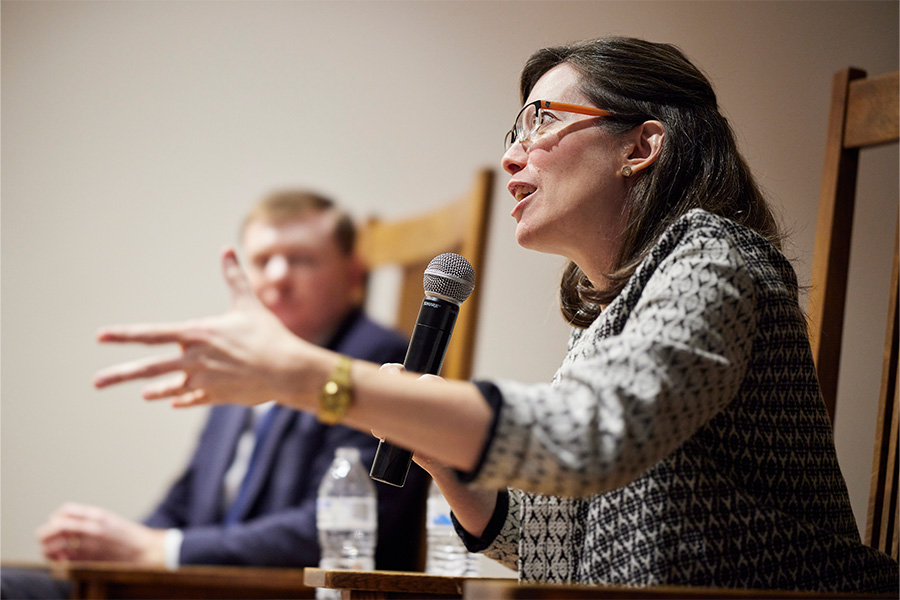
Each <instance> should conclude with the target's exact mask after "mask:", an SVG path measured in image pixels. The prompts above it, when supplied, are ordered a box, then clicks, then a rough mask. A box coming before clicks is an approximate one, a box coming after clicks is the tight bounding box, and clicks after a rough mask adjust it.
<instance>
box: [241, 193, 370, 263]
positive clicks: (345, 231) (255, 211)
mask: <svg viewBox="0 0 900 600" xmlns="http://www.w3.org/2000/svg"><path fill="white" fill-rule="evenodd" d="M321 213H332V214H334V216H335V226H334V239H335V241H336V242H337V244H338V248H340V250H341V252H343V253H344V254H347V255H350V254H353V250H354V248H355V246H356V226H355V225H354V223H353V219H352V218H351V217H350V215H349V214H348V213H347V212H346V211H345V210H343V209H342V208H340V207H339V206H338V205H337V204H336V203H335V202H334V200H332V199H331V198H327V197H325V196H322V195H320V194H317V193H315V192H310V191H306V190H298V189H286V190H278V191H275V192H272V193H270V194H269V195H267V196H265V197H264V198H263V199H262V200H260V201H259V202H257V203H256V204H255V205H253V207H252V208H251V209H250V210H249V211H248V212H247V214H246V215H245V216H244V220H243V222H242V223H241V229H240V236H241V238H243V236H244V233H246V231H247V227H248V226H249V225H250V223H253V222H255V221H262V222H264V223H269V224H273V225H278V224H280V223H286V222H288V221H293V220H296V219H302V218H304V217H308V216H309V215H312V214H321Z"/></svg>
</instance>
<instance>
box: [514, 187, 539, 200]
mask: <svg viewBox="0 0 900 600" xmlns="http://www.w3.org/2000/svg"><path fill="white" fill-rule="evenodd" d="M535 191H537V190H536V189H535V188H533V187H531V186H518V187H516V191H515V194H513V196H515V198H516V202H521V201H522V200H524V199H525V198H527V197H528V196H530V195H531V194H533V193H534V192H535Z"/></svg>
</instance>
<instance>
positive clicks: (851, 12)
mask: <svg viewBox="0 0 900 600" xmlns="http://www.w3.org/2000/svg"><path fill="white" fill-rule="evenodd" d="M897 7H898V4H897V3H896V2H634V3H631V2H572V3H569V2H547V3H542V2H521V3H519V2H511V3H507V2H474V3H464V2H428V3H425V2H422V3H418V2H409V3H401V2H362V3H356V2H341V3H324V2H323V3H319V2H272V3H267V2H227V3H226V2H221V3H220V2H114V3H108V2H42V1H39V0H38V1H31V2H12V1H4V2H3V3H2V7H0V18H2V173H3V178H2V244H3V246H2V250H3V252H2V261H3V262H2V277H3V279H2V293H3V302H2V311H3V312H2V321H3V323H2V326H3V327H2V350H3V356H2V358H3V360H2V515H0V516H2V540H0V542H2V556H3V558H4V559H33V558H37V557H38V552H37V546H36V544H35V542H34V538H33V531H34V529H35V527H36V526H37V525H38V524H39V523H40V522H41V521H42V519H43V518H44V517H45V516H46V515H47V514H48V513H49V512H50V511H51V510H53V509H54V508H55V507H56V506H58V505H59V504H60V503H62V502H64V501H66V500H76V501H80V502H88V503H97V504H101V505H104V506H107V507H109V508H112V509H113V510H116V511H118V512H120V513H122V514H123V515H126V516H129V517H135V518H137V517H140V516H141V515H143V514H144V513H145V512H146V511H147V510H148V509H149V508H150V507H151V506H152V505H153V504H154V503H155V502H156V501H157V500H158V498H159V496H160V494H161V492H162V490H163V489H164V487H165V486H166V484H167V483H168V482H169V481H170V480H171V479H172V478H173V477H174V476H175V475H176V474H177V472H178V470H179V468H180V467H181V466H182V464H183V462H184V459H185V457H186V456H187V455H188V453H189V451H190V449H191V446H192V442H193V439H194V435H195V432H196V430H197V428H198V427H199V425H200V423H201V421H202V419H203V416H204V412H203V411H202V410H188V411H172V410H170V409H169V408H168V407H167V406H165V405H162V404H157V405H148V404H146V403H144V402H142V401H141V400H140V398H139V386H137V385H127V386H123V387H121V388H118V389H112V390H108V391H104V392H102V393H100V392H96V391H95V390H94V389H93V388H92V387H91V375H92V373H93V372H94V371H95V370H96V369H98V368H100V367H103V366H106V365H108V364H111V363H113V362H116V361H120V360H123V359H125V358H128V357H133V356H141V355H143V353H142V352H137V351H135V350H134V349H128V348H109V347H100V346H98V345H97V344H95V343H94V342H93V333H94V331H95V330H96V329H97V328H98V327H99V326H100V325H103V324H107V323H111V322H130V321H135V320H162V319H181V318H186V317H192V316H201V315H204V314H209V313H213V312H218V311H220V310H222V309H223V308H224V307H225V305H226V301H227V300H226V295H225V290H224V286H223V284H222V282H221V279H220V276H219V273H218V268H217V255H218V252H219V250H220V248H221V247H222V246H223V245H224V244H226V243H229V242H232V241H233V240H234V231H235V228H236V224H237V222H238V220H239V218H240V216H241V214H242V213H243V211H244V210H245V208H246V207H247V206H248V204H249V203H250V202H251V201H252V200H254V199H255V198H257V197H258V196H259V195H260V194H262V193H263V192H265V191H267V190H268V189H270V188H271V187H273V186H277V185H285V184H302V185H309V186H313V187H316V188H319V189H321V190H323V191H327V192H329V193H332V194H334V195H335V196H337V197H338V198H340V199H342V200H343V201H344V202H346V203H349V204H350V205H351V206H352V207H353V210H354V211H355V212H356V213H357V214H358V215H367V214H370V213H378V214H381V215H386V216H389V215H392V214H401V213H406V212H410V211H412V210H415V209H417V208H418V207H420V206H423V205H427V204H434V203H438V202H440V201H442V200H444V199H448V198H450V197H451V196H453V195H454V194H456V193H457V192H459V191H461V190H463V189H464V188H465V187H466V186H467V185H468V183H469V180H470V177H471V176H472V174H473V173H474V171H475V170H476V169H477V168H479V167H482V166H484V165H497V164H498V160H499V157H500V153H501V150H502V143H501V140H502V138H503V135H504V133H505V131H506V130H507V128H508V127H509V126H510V125H511V120H512V118H513V117H514V115H515V113H516V111H517V110H518V108H519V100H518V98H517V93H516V89H517V86H516V78H517V74H518V71H519V69H520V67H521V65H522V63H523V61H524V60H525V58H526V57H527V55H528V54H529V53H530V52H531V51H533V50H535V49H537V48H538V47H541V46H545V45H549V44H554V43H561V42H566V41H570V40H575V39H580V38H586V37H594V36H598V35H604V34H625V35H634V36H642V37H647V38H650V39H653V40H658V41H668V42H673V43H676V44H678V45H680V46H681V47H682V48H683V49H684V50H685V51H686V52H687V54H688V55H689V56H691V57H692V58H693V59H694V60H695V61H696V62H697V63H698V64H699V65H700V66H702V67H703V68H704V70H705V71H706V72H707V73H708V74H709V75H710V77H711V78H712V80H713V82H714V85H715V86H716V88H717V90H718V93H719V97H720V101H721V105H722V106H723V107H724V110H725V111H726V113H727V114H728V116H729V118H730V119H731V121H732V123H733V124H734V127H735V128H736V130H737V133H738V136H739V140H740V143H741V146H742V148H743V150H744V152H745V153H746V156H747V158H748V160H749V161H750V163H751V164H752V166H753V168H754V170H755V172H756V174H757V175H758V177H759V179H760V180H761V182H762V184H763V185H764V186H765V188H766V189H767V190H768V191H769V192H770V193H771V195H772V197H773V199H774V202H775V203H776V205H777V206H778V207H779V211H780V214H781V215H782V217H783V220H784V222H785V224H786V225H787V227H788V228H789V229H790V230H791V232H792V234H793V235H792V238H791V239H792V243H793V245H792V246H791V247H790V248H789V254H790V256H791V257H792V258H793V259H795V261H796V265H797V269H798V272H799V273H800V276H801V279H802V280H803V281H804V282H806V281H808V273H809V263H810V258H811V253H812V243H813V242H812V236H813V229H814V224H815V213H816V204H817V196H818V190H819V179H820V171H821V164H822V155H823V143H824V137H825V122H826V112H827V108H828V95H829V89H830V85H831V76H832V74H833V73H834V72H835V71H836V70H838V69H841V68H843V67H845V66H848V65H857V66H860V67H863V68H866V69H868V70H869V71H870V72H871V73H880V72H883V71H887V70H895V69H897V63H898V10H897ZM863 171H864V173H866V174H870V175H875V176H877V178H878V179H880V180H881V181H882V184H881V187H878V186H875V187H872V186H869V187H866V188H865V189H864V191H863V195H864V196H865V197H866V198H867V200H875V201H876V202H874V203H873V204H880V211H881V212H878V211H876V210H869V209H866V210H862V211H861V213H860V215H859V216H858V218H857V227H858V229H860V230H861V231H863V232H864V233H865V235H863V236H860V237H861V239H860V240H859V241H858V243H857V244H856V245H855V246H854V248H853V260H854V264H855V269H856V271H855V273H854V276H853V277H854V279H853V281H852V285H853V294H854V296H856V297H858V298H859V299H861V300H862V301H863V303H868V304H869V310H863V311H860V312H859V313H855V314H853V315H851V316H850V319H849V327H850V329H851V333H852V335H851V336H850V339H849V340H848V344H850V349H849V350H848V352H847V358H848V359H850V360H852V361H853V362H854V364H855V367H857V368H859V370H861V371H868V372H870V373H872V372H877V370H878V369H879V368H880V344H881V333H880V332H879V331H878V330H877V325H870V324H869V323H868V321H867V319H869V318H870V317H873V316H874V317H877V316H878V315H879V314H883V313H884V307H885V298H886V290H887V285H888V284H887V282H886V280H881V279H878V278H877V277H874V276H872V275H870V274H869V272H868V269H870V268H875V267H878V266H880V265H882V264H883V263H884V260H883V259H881V258H878V253H879V252H880V251H883V250H885V249H887V248H889V246H890V237H891V235H892V234H893V228H894V226H895V220H894V219H895V216H896V206H897V198H898V196H897V189H898V183H897V171H898V169H897V153H896V151H895V150H882V151H878V152H875V153H874V154H873V155H870V156H867V157H866V159H865V161H864V164H863ZM504 180H505V177H500V178H499V179H498V183H497V200H498V202H497V206H496V210H495V211H494V215H493V219H494V222H493V225H492V228H491V239H490V244H489V258H488V265H487V268H486V269H485V271H484V272H483V273H480V274H479V275H480V277H481V279H480V283H479V284H480V285H481V286H482V287H483V290H484V297H483V299H484V324H483V328H482V330H481V335H480V337H479V343H478V355H477V365H476V371H477V374H478V375H480V376H497V377H506V378H519V379H525V380H529V381H542V380H546V379H548V378H549V377H550V376H551V375H552V373H553V371H554V370H555V367H556V365H557V363H558V362H559V361H560V359H561V356H562V354H563V351H564V348H565V339H566V329H565V327H564V326H563V324H562V322H561V320H560V318H559V317H558V314H557V310H556V307H555V286H556V282H557V277H558V272H559V268H560V266H561V261H560V260H559V259H558V258H555V257H547V256H540V255H537V254H534V253H531V252H527V251H525V250H522V249H520V248H518V247H517V246H516V245H515V243H514V241H513V239H512V232H513V225H514V223H513V221H512V219H510V218H509V216H508V213H509V210H510V209H511V207H512V202H511V201H510V199H509V197H508V195H507V194H506V192H505V190H504ZM873 369H874V371H873ZM842 391H843V392H844V393H845V394H849V396H850V398H852V400H851V399H848V400H846V401H845V403H844V404H842V405H841V406H840V407H839V413H838V423H837V443H838V448H839V452H840V460H841V463H842V465H843V468H844V471H845V474H846V476H847V480H848V483H849V485H850V487H851V490H852V493H853V504H854V510H855V511H856V513H857V515H858V517H859V518H860V519H864V512H865V496H866V490H867V485H868V484H867V480H868V470H869V466H870V456H871V454H870V452H871V449H870V446H869V444H870V442H869V439H870V436H871V422H872V418H873V411H874V406H873V405H872V399H873V398H874V395H875V393H876V392H877V383H871V384H870V383H868V382H866V381H865V380H864V379H851V378H849V377H845V378H844V383H843V384H842ZM857 403H858V404H857Z"/></svg>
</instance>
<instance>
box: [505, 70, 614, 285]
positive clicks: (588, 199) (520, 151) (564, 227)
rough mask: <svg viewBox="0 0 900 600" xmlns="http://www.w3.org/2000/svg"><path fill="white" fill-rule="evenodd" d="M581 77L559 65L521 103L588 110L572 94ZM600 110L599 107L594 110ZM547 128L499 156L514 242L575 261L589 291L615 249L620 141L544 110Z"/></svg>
mask: <svg viewBox="0 0 900 600" xmlns="http://www.w3.org/2000/svg"><path fill="white" fill-rule="evenodd" d="M579 78H580V75H579V73H578V71H577V70H576V69H575V68H574V67H572V66H571V65H569V64H565V63H564V64H561V65H558V66H556V67H554V68H553V69H551V70H550V71H548V72H547V73H545V74H544V76H543V77H541V78H540V79H539V80H538V82H537V84H536V85H535V86H534V88H533V89H532V90H531V94H530V95H529V96H528V99H527V102H532V101H534V100H550V101H554V100H555V101H557V102H566V103H570V104H580V105H588V106H591V103H590V101H589V100H588V98H587V97H586V96H585V95H584V94H582V93H581V92H580V91H579V90H578V83H579ZM598 108H603V107H598ZM547 112H548V113H549V115H548V120H547V122H546V125H544V126H542V127H543V129H542V130H539V133H538V134H537V135H535V136H534V139H531V140H528V141H526V142H525V143H524V144H523V143H520V142H517V143H515V144H513V145H512V146H511V147H510V148H509V150H507V151H506V154H504V155H503V161H502V164H503V168H504V170H506V171H507V172H508V173H509V174H510V175H511V177H510V180H509V185H508V189H509V193H510V194H512V195H513V197H514V198H515V199H516V206H515V208H513V210H512V213H511V216H512V217H513V218H515V220H516V223H517V225H516V241H517V242H518V243H519V245H521V246H522V247H524V248H529V249H532V250H538V251H540V252H546V253H549V254H560V255H562V256H565V257H567V258H569V259H570V260H572V261H573V262H575V264H577V265H578V266H579V267H580V268H581V270H582V271H584V272H585V274H587V275H588V277H590V278H591V281H592V282H593V283H594V285H595V286H598V285H602V281H599V280H598V279H595V278H598V277H602V275H601V274H602V273H604V272H608V270H609V269H610V268H611V266H612V265H613V261H614V259H615V256H616V253H617V251H618V249H619V244H620V238H621V233H622V231H623V228H624V223H625V216H626V210H625V197H626V196H625V192H626V184H625V178H624V177H623V176H622V174H621V170H622V167H623V166H624V165H625V164H626V162H627V157H628V153H629V151H628V148H627V142H626V140H624V139H622V138H619V137H617V136H615V135H613V134H611V133H609V132H607V131H605V130H603V129H601V128H600V127H597V126H596V125H597V118H596V117H589V116H584V115H579V114H573V113H564V112H554V111H552V110H551V111H547Z"/></svg>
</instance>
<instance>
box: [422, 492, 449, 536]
mask: <svg viewBox="0 0 900 600" xmlns="http://www.w3.org/2000/svg"><path fill="white" fill-rule="evenodd" d="M427 515H428V520H427V522H426V528H427V529H446V530H449V531H454V528H453V521H451V520H450V505H449V504H448V503H447V501H446V500H444V497H443V496H437V497H435V496H432V497H431V498H429V499H428V511H427Z"/></svg>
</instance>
